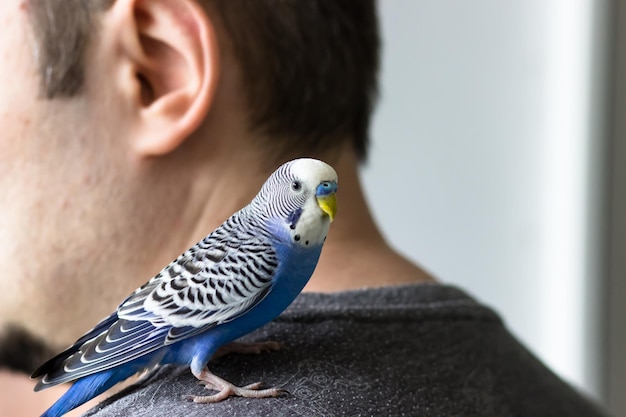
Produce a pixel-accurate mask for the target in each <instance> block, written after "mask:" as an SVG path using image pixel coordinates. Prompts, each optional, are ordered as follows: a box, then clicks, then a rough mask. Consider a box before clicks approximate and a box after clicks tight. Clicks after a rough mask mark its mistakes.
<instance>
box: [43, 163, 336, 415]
mask: <svg viewBox="0 0 626 417" xmlns="http://www.w3.org/2000/svg"><path fill="white" fill-rule="evenodd" d="M336 191H337V174H336V172H335V171H334V169H333V168H332V167H330V166H329V165H327V164H326V163H324V162H322V161H318V160H315V159H296V160H293V161H291V162H287V163H286V164H284V165H282V166H281V167H279V168H278V169H277V170H276V171H275V172H274V173H273V174H272V175H271V176H270V177H269V178H268V179H267V181H266V182H265V184H264V185H263V186H262V188H261V190H260V191H259V193H258V194H257V196H256V197H255V198H254V199H253V200H252V202H250V204H249V205H248V206H246V207H244V208H243V209H241V210H240V211H238V212H237V213H235V214H233V215H232V216H231V217H230V218H229V219H227V220H226V221H225V222H224V223H223V224H222V225H221V226H220V227H218V228H217V229H216V230H215V231H213V232H212V233H211V234H210V235H208V236H207V237H205V238H204V239H202V240H201V241H200V242H198V243H197V244H196V245H194V246H193V247H191V248H190V249H189V250H187V251H186V252H185V253H183V254H182V255H181V256H179V257H178V258H177V259H175V260H174V261H173V262H172V263H170V264H169V265H168V266H166V267H165V268H164V269H163V270H162V271H161V272H160V273H159V274H158V275H156V276H155V277H154V278H152V279H150V280H149V281H148V282H147V283H146V284H145V285H144V286H142V287H141V288H138V289H137V290H136V291H135V292H134V293H133V294H132V295H130V296H129V297H128V298H127V299H126V300H124V301H123V302H122V303H121V304H120V305H119V307H118V308H117V310H116V311H115V312H114V313H113V314H111V315H110V316H109V317H107V318H105V319H104V320H102V321H101V322H100V323H98V324H97V325H96V327H95V328H93V329H92V330H91V331H89V332H88V333H86V334H85V335H84V336H83V337H81V338H80V339H78V340H77V341H76V343H75V344H74V345H72V346H71V347H69V348H68V349H66V350H65V351H64V352H62V353H60V354H59V355H57V356H56V357H54V358H52V359H51V360H49V361H48V362H46V363H44V364H43V365H42V366H41V367H39V369H37V370H36V371H35V372H34V373H33V375H32V376H33V378H40V381H39V382H38V384H37V386H36V387H35V390H36V391H39V390H42V389H44V388H47V387H51V386H54V385H57V384H61V383H65V382H70V381H75V382H74V384H73V385H72V386H71V387H70V388H69V390H68V391H67V392H66V393H65V394H64V395H63V396H62V397H61V398H60V399H59V400H58V401H57V402H56V403H55V404H54V405H53V406H52V407H51V408H49V409H48V410H47V411H46V412H45V413H44V414H43V415H42V417H58V416H61V415H63V414H65V413H66V412H68V411H70V410H72V409H74V408H75V407H77V406H79V405H81V404H83V403H84V402H86V401H88V400H90V399H92V398H94V397H95V396H97V395H99V394H100V393H102V392H104V391H106V390H107V389H109V388H110V387H112V386H113V385H115V384H117V383H118V382H120V381H123V380H125V379H127V378H128V377H130V376H132V375H134V374H136V373H137V372H139V371H142V370H144V369H146V368H148V367H152V366H154V365H163V364H179V365H184V366H189V367H190V369H191V372H192V373H193V375H195V376H196V378H198V379H199V380H201V381H203V382H204V384H205V385H206V387H207V388H208V389H212V390H215V391H218V393H217V394H214V395H207V396H188V397H189V398H191V399H192V400H194V401H196V402H215V401H219V400H222V399H224V398H227V397H228V396H230V395H238V396H244V397H257V398H258V397H270V396H277V395H279V394H280V393H281V390H279V389H276V388H270V389H259V386H260V384H258V383H255V384H251V385H247V386H246V387H243V388H241V387H236V386H234V385H233V384H231V383H229V382H227V381H225V380H224V379H222V378H220V377H218V376H216V375H214V374H212V373H211V371H209V369H208V367H207V364H208V362H209V360H210V359H211V357H212V356H213V355H214V354H215V352H216V351H217V350H218V348H220V347H221V346H223V345H225V344H227V343H229V342H231V341H233V340H235V339H237V338H239V337H241V336H243V335H245V334H247V333H249V332H251V331H253V330H254V329H257V328H258V327H260V326H262V325H264V324H266V323H267V322H269V321H271V320H272V319H274V318H275V317H276V316H278V315H279V314H280V313H281V312H282V311H283V310H284V309H285V308H287V306H288V305H289V304H290V303H291V302H292V301H293V300H294V298H295V297H296V296H297V295H298V294H299V293H300V292H301V291H302V289H303V288H304V286H305V284H306V283H307V281H308V280H309V278H310V277H311V275H312V273H313V270H314V269H315V266H316V265H317V261H318V259H319V256H320V252H321V250H322V244H323V243H324V240H325V239H326V234H327V233H328V228H329V225H330V222H331V221H332V220H333V218H334V216H335V213H336V209H337V203H336V197H335V193H336ZM94 296H96V295H95V294H94Z"/></svg>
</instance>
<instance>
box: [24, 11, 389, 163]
mask: <svg viewBox="0 0 626 417" xmlns="http://www.w3.org/2000/svg"><path fill="white" fill-rule="evenodd" d="M29 1H30V3H29V9H30V14H31V16H32V21H33V24H32V26H33V30H34V33H35V40H36V45H37V56H38V65H39V71H40V74H41V83H42V93H43V95H44V96H45V97H46V98H49V99H52V98H58V97H71V96H74V95H76V94H79V93H80V90H81V87H82V84H83V81H84V65H85V62H84V57H85V51H86V49H87V46H88V44H89V39H90V36H97V35H94V34H95V33H96V32H97V19H96V17H97V16H96V15H97V14H98V13H99V12H101V11H102V10H105V9H106V8H107V7H109V6H110V5H111V4H112V3H114V1H115V0H29ZM199 2H200V3H201V4H203V5H204V6H206V7H205V8H206V10H207V13H208V14H209V15H210V16H211V17H212V18H216V19H219V20H220V21H221V22H222V24H223V26H224V27H225V29H226V32H227V33H228V35H229V36H230V39H229V44H230V45H232V48H233V53H234V56H235V58H236V60H237V61H238V63H239V65H240V67H241V73H242V78H243V80H242V82H243V88H244V92H245V94H246V100H247V107H248V111H249V120H250V127H251V129H253V130H257V131H260V132H262V133H264V134H265V135H266V136H267V137H269V138H271V139H272V142H275V143H276V144H277V145H278V146H279V149H281V150H284V151H287V152H290V151H294V150H295V151H300V152H314V151H317V150H324V149H328V148H335V147H338V146H339V145H341V144H343V143H345V142H346V141H347V140H350V141H351V143H352V146H353V148H354V150H355V152H356V153H357V155H358V156H359V158H360V159H365V157H366V155H367V146H368V142H369V127H370V126H369V125H370V119H371V114H372V111H373V108H374V105H375V102H376V98H377V95H378V70H379V65H380V63H379V54H380V38H379V28H378V19H377V13H376V0H199ZM274 138H275V139H274Z"/></svg>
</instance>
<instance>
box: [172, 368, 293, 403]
mask: <svg viewBox="0 0 626 417" xmlns="http://www.w3.org/2000/svg"><path fill="white" fill-rule="evenodd" d="M196 377H197V378H198V379H200V383H201V384H202V385H204V386H205V388H206V389H211V390H214V391H218V392H217V393H216V394H213V395H184V396H183V398H184V399H186V400H191V401H193V402H195V403H203V404H205V403H216V402H220V401H223V400H225V399H226V398H228V397H231V396H237V397H245V398H269V397H279V396H281V395H283V394H285V393H286V392H287V391H285V390H284V389H282V388H266V389H260V388H261V386H262V383H261V382H255V383H254V384H249V385H246V386H244V387H238V386H236V385H233V384H231V383H230V382H228V381H226V380H225V379H222V378H220V377H219V376H217V375H215V374H213V373H212V372H211V371H209V370H208V369H205V370H204V371H202V372H201V373H200V374H199V375H196Z"/></svg>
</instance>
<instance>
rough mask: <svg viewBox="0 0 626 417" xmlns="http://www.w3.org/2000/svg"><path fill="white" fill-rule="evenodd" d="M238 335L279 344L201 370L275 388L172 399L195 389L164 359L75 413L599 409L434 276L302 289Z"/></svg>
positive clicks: (592, 415) (543, 412)
mask: <svg viewBox="0 0 626 417" xmlns="http://www.w3.org/2000/svg"><path fill="white" fill-rule="evenodd" d="M245 340H246V341H266V340H278V341H280V342H283V343H284V344H285V346H286V348H285V349H283V350H280V351H278V352H267V353H262V354H260V355H242V354H230V355H226V356H224V357H221V358H219V359H217V360H214V361H212V362H211V363H210V364H209V366H210V368H211V371H213V372H214V373H215V374H217V375H219V376H221V377H223V378H225V379H226V380H228V381H231V382H233V383H235V384H237V385H247V384H251V383H255V382H258V381H263V382H264V383H265V384H266V385H267V386H268V387H269V386H273V387H279V388H282V389H284V390H285V391H286V394H285V395H284V396H282V397H279V398H268V399H244V398H229V399H227V400H225V401H223V402H220V403H215V404H194V403H191V402H190V401H188V400H186V399H184V398H183V396H185V395H205V394H206V393H207V391H206V389H205V388H204V387H202V386H201V385H198V383H197V381H196V379H195V378H194V377H193V376H192V375H191V373H190V372H189V371H188V370H184V369H183V370H175V369H174V368H171V367H166V368H162V369H160V370H159V371H157V372H156V373H155V374H154V375H153V377H152V378H151V379H150V380H149V381H147V382H146V383H143V384H141V385H139V386H135V387H132V388H130V389H129V390H126V391H123V392H122V393H120V394H119V395H117V396H115V397H113V398H112V399H111V400H109V401H105V402H104V403H103V404H102V405H101V406H99V407H98V408H96V409H95V410H94V411H93V412H91V413H90V414H87V416H89V417H105V416H106V417H111V416H124V417H128V416H171V415H186V416H191V417H194V416H212V415H216V416H217V415H232V416H253V415H254V416H258V415H264V414H265V415H272V416H339V415H341V416H361V415H362V416H368V415H389V416H396V415H411V416H421V415H424V416H435V415H436V416H448V415H463V416H467V417H472V416H484V415H498V416H502V417H506V416H513V415H515V416H533V417H541V416H552V415H559V416H587V417H599V416H602V413H601V412H599V411H597V409H596V408H595V405H594V404H592V403H591V402H589V401H587V400H586V399H585V398H583V397H582V396H580V395H579V394H578V393H577V392H576V391H574V390H573V389H572V388H571V387H569V386H568V385H567V384H565V383H564V382H562V381H561V380H560V379H559V378H557V377H556V376H555V375H554V374H553V373H552V372H550V371H549V370H548V369H547V368H546V367H545V366H544V365H543V364H541V363H540V362H539V361H538V360H537V359H536V358H534V357H533V356H532V355H531V354H530V353H529V352H528V351H527V350H525V349H524V348H523V347H522V345H521V344H519V343H518V342H517V341H516V340H515V339H514V338H513V337H512V336H511V335H510V334H509V333H508V332H507V331H506V329H505V327H504V326H503V325H502V322H501V320H500V319H499V317H498V316H497V314H495V313H494V312H493V311H492V310H490V309H488V308H486V307H484V306H482V305H480V304H479V303H477V302H476V301H475V300H474V299H472V298H471V297H470V296H469V295H467V294H466V293H465V292H463V291H461V290H459V289H457V288H453V287H448V286H444V285H437V284H427V285H415V286H401V287H390V288H381V289H373V290H362V291H349V292H344V293H337V294H308V293H305V294H302V295H301V296H300V297H299V298H298V299H297V300H296V302H294V304H293V305H292V306H291V307H290V308H289V309H288V310H287V311H286V312H285V313H284V314H283V315H281V316H280V317H279V318H278V319H277V320H275V321H274V322H272V323H270V324H268V325H266V326H265V327H263V328H262V329H260V330H259V331H257V332H255V333H253V334H251V335H249V336H248V337H246V338H245Z"/></svg>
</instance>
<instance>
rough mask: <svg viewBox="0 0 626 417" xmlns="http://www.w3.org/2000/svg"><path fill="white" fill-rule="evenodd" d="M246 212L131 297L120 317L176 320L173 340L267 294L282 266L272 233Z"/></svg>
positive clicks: (246, 307)
mask: <svg viewBox="0 0 626 417" xmlns="http://www.w3.org/2000/svg"><path fill="white" fill-rule="evenodd" d="M241 215H242V212H239V213H237V214H236V215H234V216H232V217H231V218H229V219H228V220H227V221H226V222H225V223H224V225H223V226H222V227H220V228H219V229H217V230H216V231H215V232H213V233H212V234H211V235H209V236H208V237H206V238H205V239H203V240H202V241H200V242H199V243H198V244H196V245H195V246H193V247H192V248H191V249H189V250H188V251H187V252H185V253H184V254H182V255H181V256H180V257H178V259H176V260H175V261H173V262H172V263H171V264H170V265H168V266H167V267H166V268H164V269H163V271H162V272H161V273H160V274H159V275H157V276H156V277H154V278H153V279H152V280H150V281H149V282H148V283H147V284H146V285H145V286H144V287H142V288H140V289H139V290H137V291H136V292H135V294H133V295H132V296H131V297H129V298H128V299H127V300H126V301H125V302H124V303H123V304H122V305H121V306H120V308H119V309H118V315H119V317H120V318H123V319H126V320H149V321H150V322H151V323H152V324H153V325H154V326H156V327H162V326H172V328H171V330H170V332H169V334H168V339H167V341H166V344H167V343H173V342H175V341H178V340H180V339H181V338H186V337H189V336H190V335H191V334H195V333H197V330H199V331H205V330H207V328H209V327H212V326H215V325H218V324H221V323H225V322H228V321H230V320H233V319H235V318H237V317H239V316H241V315H242V314H244V313H246V312H247V311H249V310H250V309H251V308H252V307H253V306H255V305H256V304H257V303H258V302H259V301H260V300H262V299H263V298H264V297H265V296H266V295H267V293H268V292H269V290H270V289H271V286H272V278H273V277H274V274H275V271H276V269H277V267H278V259H277V256H276V252H275V250H274V248H273V246H272V244H271V243H270V237H269V236H268V235H267V233H263V231H262V229H261V228H258V227H250V222H249V221H248V222H246V226H245V227H244V226H243V225H242V224H241V223H240V216H241Z"/></svg>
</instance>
